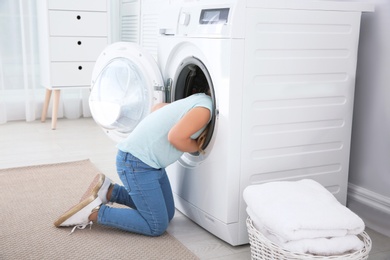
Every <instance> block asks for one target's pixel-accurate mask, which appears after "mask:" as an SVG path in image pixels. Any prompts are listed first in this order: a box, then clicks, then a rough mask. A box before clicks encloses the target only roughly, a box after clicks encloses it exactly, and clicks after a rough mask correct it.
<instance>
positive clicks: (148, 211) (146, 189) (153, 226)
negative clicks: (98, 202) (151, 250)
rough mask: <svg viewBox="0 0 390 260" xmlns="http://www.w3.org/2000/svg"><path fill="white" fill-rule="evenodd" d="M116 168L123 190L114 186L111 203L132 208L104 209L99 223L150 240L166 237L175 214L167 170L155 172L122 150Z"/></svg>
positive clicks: (100, 212) (105, 207)
mask: <svg viewBox="0 0 390 260" xmlns="http://www.w3.org/2000/svg"><path fill="white" fill-rule="evenodd" d="M116 167H117V172H118V175H119V177H120V179H121V181H122V183H123V185H124V186H120V185H118V184H115V185H114V188H113V190H112V194H111V198H110V201H111V202H116V203H119V204H122V205H126V206H128V207H129V208H113V207H109V206H106V205H102V206H101V208H100V210H99V213H98V221H97V222H98V223H99V224H102V225H107V226H111V227H115V228H119V229H122V230H126V231H131V232H135V233H139V234H144V235H148V236H159V235H161V234H163V233H164V232H165V230H166V229H167V227H168V224H169V222H170V221H171V219H172V218H173V215H174V213H175V206H174V202H173V196H172V190H171V185H170V183H169V180H168V176H167V174H166V172H165V169H155V168H152V167H150V166H148V165H147V164H145V163H143V162H142V161H141V160H139V159H138V158H136V157H134V156H133V155H131V154H129V153H125V152H122V151H120V150H119V151H118V154H117V157H116Z"/></svg>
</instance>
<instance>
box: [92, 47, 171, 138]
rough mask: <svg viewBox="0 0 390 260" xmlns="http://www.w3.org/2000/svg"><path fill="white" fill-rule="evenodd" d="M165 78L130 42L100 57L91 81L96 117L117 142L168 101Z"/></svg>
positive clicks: (149, 59) (139, 48) (106, 51)
mask: <svg viewBox="0 0 390 260" xmlns="http://www.w3.org/2000/svg"><path fill="white" fill-rule="evenodd" d="M163 86H164V85H163V79H162V76H161V73H160V70H159V68H158V66H157V63H156V61H155V60H154V59H153V57H152V56H151V55H149V54H148V53H147V52H146V51H145V50H143V49H142V48H141V47H140V46H138V45H137V44H134V43H129V42H117V43H114V44H112V45H109V46H108V47H107V48H106V49H105V50H104V51H103V52H102V53H101V54H100V56H99V57H98V59H97V61H96V64H95V67H94V70H93V73H92V81H91V94H90V97H89V106H90V109H91V113H92V117H93V118H94V120H95V121H96V123H97V124H99V125H100V126H101V127H102V128H103V130H104V131H105V132H106V133H107V135H108V136H109V137H110V138H111V139H113V140H114V141H116V142H119V141H121V140H123V139H124V138H125V137H126V136H127V135H128V134H129V133H131V132H132V131H133V129H134V128H135V127H136V126H137V125H138V123H139V122H140V121H141V120H142V119H143V118H144V117H145V116H146V115H148V114H149V113H150V110H151V108H152V106H153V105H154V104H156V103H160V102H164V101H165V94H164V87H163Z"/></svg>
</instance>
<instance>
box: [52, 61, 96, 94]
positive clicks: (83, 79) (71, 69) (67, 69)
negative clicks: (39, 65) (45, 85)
mask: <svg viewBox="0 0 390 260" xmlns="http://www.w3.org/2000/svg"><path fill="white" fill-rule="evenodd" d="M94 65H95V62H52V63H51V64H50V66H51V68H50V69H51V87H52V88H62V87H75V86H90V85H91V78H92V71H93V67H94Z"/></svg>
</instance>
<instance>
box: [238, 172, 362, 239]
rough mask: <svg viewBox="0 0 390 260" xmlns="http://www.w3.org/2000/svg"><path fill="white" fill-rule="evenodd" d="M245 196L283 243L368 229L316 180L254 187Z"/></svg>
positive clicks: (260, 217) (251, 206)
mask: <svg viewBox="0 0 390 260" xmlns="http://www.w3.org/2000/svg"><path fill="white" fill-rule="evenodd" d="M243 195H244V200H245V202H246V203H247V205H248V207H249V208H250V209H251V210H252V212H253V213H254V214H255V215H256V216H257V217H258V219H259V220H260V221H261V222H262V223H263V225H264V226H265V227H267V230H268V231H269V232H270V233H271V234H273V235H274V236H276V237H277V238H278V239H279V240H280V241H282V242H288V241H291V240H300V239H308V238H324V237H341V236H346V235H357V234H360V233H361V232H362V231H363V230H364V222H363V221H362V219H361V218H360V217H359V216H357V215H356V214H355V213H353V212H352V211H351V210H349V209H348V208H347V207H345V206H343V205H341V203H339V202H338V201H337V199H336V198H335V197H334V196H333V195H332V194H331V193H330V192H329V191H328V190H327V189H325V188H324V187H323V186H321V184H319V183H317V182H315V181H313V180H309V179H305V180H300V181H279V182H269V183H265V184H259V185H251V186H248V187H247V188H246V189H245V190H244V193H243Z"/></svg>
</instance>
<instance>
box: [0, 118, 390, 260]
mask: <svg viewBox="0 0 390 260" xmlns="http://www.w3.org/2000/svg"><path fill="white" fill-rule="evenodd" d="M115 155H116V148H115V143H114V142H113V141H111V140H110V139H109V138H108V137H107V136H106V135H105V133H104V132H103V131H102V130H101V129H100V128H99V127H98V126H97V125H96V123H95V122H94V121H93V120H92V119H91V118H86V119H85V118H83V119H77V120H67V119H63V120H62V119H60V120H58V122H57V129H56V130H51V125H50V120H49V121H47V122H46V123H41V122H39V121H34V122H31V123H26V122H9V123H7V124H3V125H0V168H11V167H19V166H27V165H38V164H47V163H58V162H67V161H75V160H82V159H90V160H91V161H92V163H93V164H95V165H96V167H98V168H99V169H100V170H101V171H102V172H103V173H105V174H106V175H107V176H109V177H110V178H111V179H112V180H114V181H116V182H119V179H118V177H117V176H116V170H115ZM0 229H1V228H0ZM366 231H367V233H368V234H369V235H370V237H371V239H372V240H373V249H372V250H371V253H370V258H369V259H370V260H390V238H389V237H385V236H383V235H381V234H379V233H377V232H375V231H373V230H370V229H367V230H366ZM168 233H170V234H171V235H173V236H175V237H176V238H177V239H178V240H179V241H181V242H182V243H183V244H184V245H185V246H186V247H188V248H189V249H190V250H191V251H192V252H194V253H195V254H196V255H197V256H199V258H200V259H224V260H225V259H226V260H229V259H232V260H233V259H234V260H240V259H250V248H249V245H243V246H238V247H233V246H230V245H229V244H227V243H225V242H223V241H221V240H220V239H218V238H216V237H215V236H213V235H212V234H210V233H208V232H207V231H205V230H204V229H202V228H201V227H199V226H198V225H196V224H195V223H193V222H192V221H191V220H189V219H188V218H187V217H185V216H184V215H182V214H181V213H180V212H176V215H175V217H174V219H173V220H172V222H171V224H170V226H169V228H168Z"/></svg>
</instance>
